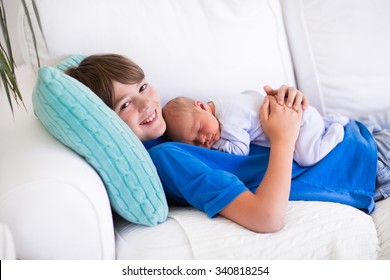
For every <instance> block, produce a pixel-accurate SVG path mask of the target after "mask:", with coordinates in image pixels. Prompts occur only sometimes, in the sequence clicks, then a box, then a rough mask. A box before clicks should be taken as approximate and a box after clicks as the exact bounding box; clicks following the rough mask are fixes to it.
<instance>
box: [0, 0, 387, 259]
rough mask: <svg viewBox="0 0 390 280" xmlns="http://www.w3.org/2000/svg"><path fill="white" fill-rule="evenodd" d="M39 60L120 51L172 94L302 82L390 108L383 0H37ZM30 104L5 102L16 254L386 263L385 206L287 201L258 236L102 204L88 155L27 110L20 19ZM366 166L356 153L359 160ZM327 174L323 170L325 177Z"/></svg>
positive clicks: (1, 190) (2, 123)
mask: <svg viewBox="0 0 390 280" xmlns="http://www.w3.org/2000/svg"><path fill="white" fill-rule="evenodd" d="M36 3H37V5H38V8H39V13H40V17H41V22H42V26H43V31H44V34H45V38H46V43H47V48H46V46H45V44H43V43H42V42H43V41H42V40H41V39H40V38H38V39H39V40H38V47H39V50H40V55H41V62H42V65H53V64H54V63H56V62H58V61H60V60H62V59H64V58H65V57H67V56H68V55H71V54H83V55H89V54H94V53H108V52H110V53H112V52H114V53H121V54H124V55H126V56H128V57H130V58H132V59H133V60H135V61H136V62H137V63H138V64H140V65H141V67H143V69H144V70H145V72H146V75H147V79H148V80H149V81H150V82H151V83H152V84H153V85H154V86H155V88H156V89H157V90H158V91H159V92H160V94H161V96H162V99H163V101H164V102H166V101H167V100H168V99H170V98H171V97H173V96H177V95H189V96H192V97H197V98H201V99H209V98H213V97H216V96H223V95H225V94H226V95H227V94H237V93H239V92H240V91H242V90H245V89H260V88H261V87H262V85H264V84H269V85H271V86H275V87H277V86H279V85H281V84H289V85H296V86H297V87H298V88H299V89H300V90H301V91H303V92H304V93H305V94H306V95H307V96H308V97H309V100H310V102H311V104H312V105H314V106H316V107H317V108H318V109H319V110H320V111H321V112H322V113H326V112H331V111H333V112H340V113H343V114H346V115H348V116H350V117H353V118H359V117H361V116H364V115H366V114H369V113H373V112H378V111H385V110H387V111H388V110H390V94H388V86H387V83H388V81H389V80H390V69H389V65H390V63H389V62H390V52H389V51H388V50H389V49H390V33H389V32H388V30H390V2H389V1H387V0H376V1H368V0H364V1H359V2H358V3H355V2H354V1H353V0H328V1H314V0H284V1H277V0H242V1H233V0H213V1H207V0H144V1H136V0H131V1H130V0H129V1H124V0H110V1H108V0H106V1H104V0H83V1H79V0H57V1H49V0H36ZM19 22H20V26H19V30H20V38H21V41H20V43H21V47H22V49H23V51H24V59H25V62H26V63H25V65H23V66H21V67H19V69H18V77H19V81H20V87H21V89H22V93H23V97H24V99H25V104H26V107H27V112H25V111H24V110H23V109H17V110H16V113H15V116H12V114H11V112H10V110H9V109H8V108H7V107H8V104H7V103H6V101H5V96H4V94H3V93H2V94H1V96H0V97H1V102H0V106H1V107H0V115H1V120H0V129H1V130H0V131H1V137H0V141H1V142H0V222H1V223H4V224H6V225H7V226H8V228H9V229H10V231H11V232H12V235H13V240H14V244H15V250H16V257H17V258H19V259H390V200H385V201H381V202H379V203H377V205H376V210H375V212H374V213H373V214H372V215H367V214H365V213H363V212H362V211H360V210H358V209H355V208H352V207H350V206H347V205H341V204H337V203H330V202H315V201H291V202H289V207H288V211H287V216H286V223H285V226H284V228H283V229H282V230H281V231H280V232H278V233H275V234H256V233H253V232H250V231H248V230H246V229H244V228H241V227H240V226H238V225H236V224H234V223H232V222H230V221H228V220H226V219H224V218H222V217H217V218H215V219H209V218H208V217H206V215H205V214H203V213H200V212H199V211H196V210H194V209H193V208H190V207H187V208H175V207H171V208H170V211H169V217H168V219H167V221H166V222H164V223H162V224H159V225H157V226H154V227H147V226H141V225H136V224H132V223H129V222H127V221H125V220H123V219H122V218H119V217H118V216H116V215H115V214H113V212H112V211H111V208H110V203H109V199H108V197H107V194H106V191H105V188H104V185H103V183H102V181H101V179H100V177H99V176H98V174H97V173H96V172H95V170H94V169H93V168H92V167H91V166H89V165H88V164H87V163H86V161H84V159H83V158H81V157H80V156H78V155H77V154H76V153H75V152H73V151H72V150H70V149H69V148H67V147H65V146H64V145H62V144H61V143H60V142H58V141H57V140H56V139H55V138H54V137H52V136H51V135H50V134H49V133H48V132H47V131H46V130H45V129H44V127H43V126H42V125H41V123H40V121H39V120H38V119H37V118H36V117H35V116H34V113H33V108H32V104H31V93H32V90H33V86H34V83H35V79H36V69H37V65H36V61H35V59H34V55H33V44H32V41H31V36H30V34H29V31H28V29H27V28H26V27H27V23H26V19H25V17H24V15H23V13H22V12H21V14H20V18H19ZM362 160H364V159H362ZM324 180H326V176H324Z"/></svg>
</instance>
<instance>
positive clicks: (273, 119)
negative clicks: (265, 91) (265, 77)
mask: <svg viewBox="0 0 390 280" xmlns="http://www.w3.org/2000/svg"><path fill="white" fill-rule="evenodd" d="M301 118H302V108H299V109H298V110H297V111H295V110H294V109H292V108H288V107H287V106H285V105H283V106H280V105H279V104H278V103H277V101H276V97H273V96H266V97H265V98H264V100H263V103H262V105H261V107H260V122H261V126H262V127H263V130H264V133H265V134H266V135H267V137H268V139H269V141H270V143H271V146H272V144H273V143H278V142H279V143H280V142H282V143H284V145H288V144H291V147H293V146H294V145H295V142H296V139H297V138H298V134H299V129H300V125H301Z"/></svg>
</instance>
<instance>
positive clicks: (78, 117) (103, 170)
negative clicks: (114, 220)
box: [33, 56, 168, 225]
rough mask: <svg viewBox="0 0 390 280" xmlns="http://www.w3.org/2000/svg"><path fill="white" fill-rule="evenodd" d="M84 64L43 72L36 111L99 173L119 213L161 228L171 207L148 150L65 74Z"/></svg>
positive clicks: (65, 64)
mask: <svg viewBox="0 0 390 280" xmlns="http://www.w3.org/2000/svg"><path fill="white" fill-rule="evenodd" d="M82 59H83V57H82V56H72V57H70V58H68V59H67V60H65V61H64V62H62V63H60V64H59V65H57V68H55V67H43V68H41V69H39V71H38V80H37V82H36V85H35V88H34V92H33V106H34V112H35V114H36V116H37V117H38V119H39V120H40V121H41V122H42V123H43V125H44V126H45V127H46V129H47V130H48V131H49V132H50V133H51V134H53V136H55V137H56V138H57V139H58V140H59V141H61V142H62V143H63V144H65V145H66V146H68V147H70V148H71V149H72V150H74V151H75V152H77V153H78V154H80V155H81V156H82V157H84V158H85V159H86V160H87V162H88V163H89V164H90V165H91V166H93V167H94V169H95V170H96V171H97V172H98V173H99V175H100V177H101V178H102V180H103V182H104V184H105V186H106V190H107V193H108V196H109V199H110V203H111V206H112V208H113V209H114V211H115V212H117V213H118V214H119V215H120V216H122V217H123V218H124V219H126V220H128V221H130V222H133V223H137V224H142V225H156V224H157V223H161V222H163V221H165V220H166V218H167V214H168V206H167V202H166V198H165V195H164V191H163V189H162V185H161V182H160V179H159V177H158V174H157V171H156V168H155V166H154V165H153V162H152V160H151V158H150V156H149V154H148V153H147V151H146V150H145V148H144V146H143V145H142V143H141V142H140V140H139V139H138V138H137V137H136V136H135V134H134V133H133V132H132V131H131V130H130V128H129V127H128V126H127V125H126V124H125V123H124V122H123V121H122V120H121V119H120V118H119V116H118V115H117V114H116V113H115V112H114V111H113V110H111V109H110V108H109V107H108V106H106V105H105V104H104V103H103V101H102V100H101V99H100V98H98V97H97V96H96V95H95V94H94V93H93V92H92V91H91V90H90V89H89V88H87V87H86V86H84V85H83V84H81V83H80V82H78V81H77V80H75V79H73V78H72V77H70V76H68V75H66V74H65V73H63V72H62V71H61V70H65V69H66V68H68V67H69V66H73V65H78V63H79V62H80V61H81V60H82ZM60 69H61V70H60Z"/></svg>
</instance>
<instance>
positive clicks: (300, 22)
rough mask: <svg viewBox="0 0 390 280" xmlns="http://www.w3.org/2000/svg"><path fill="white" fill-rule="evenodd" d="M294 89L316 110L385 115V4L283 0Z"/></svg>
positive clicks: (389, 44) (388, 42)
mask: <svg viewBox="0 0 390 280" xmlns="http://www.w3.org/2000/svg"><path fill="white" fill-rule="evenodd" d="M282 6H283V12H284V20H285V23H286V30H287V34H288V39H289V43H290V47H291V54H292V58H293V62H294V68H295V74H296V79H297V84H298V87H299V88H300V89H301V90H302V91H303V92H304V93H305V94H306V95H308V96H309V97H310V101H311V104H312V105H314V106H316V107H317V108H318V109H320V110H321V112H323V113H326V112H339V113H342V114H345V115H348V116H350V117H352V118H359V117H360V116H364V115H367V114H371V113H380V112H383V111H387V112H389V111H390V90H389V82H390V1H389V0H374V1H373V0H362V1H356V0H342V1H340V0H326V1H318V0H282Z"/></svg>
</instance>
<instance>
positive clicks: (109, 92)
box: [65, 54, 145, 109]
mask: <svg viewBox="0 0 390 280" xmlns="http://www.w3.org/2000/svg"><path fill="white" fill-rule="evenodd" d="M65 73H66V74H68V75H69V76H71V77H73V78H75V79H76V80H78V81H79V82H81V83H83V84H84V85H86V86H87V87H89V88H90V89H91V90H92V91H93V92H94V93H95V94H96V95H97V96H99V97H100V98H101V99H102V100H103V101H104V103H106V104H107V106H109V107H110V108H111V109H114V108H113V107H114V102H115V100H114V97H115V95H114V88H113V81H117V82H119V83H122V84H136V83H139V82H141V81H142V80H143V79H144V78H145V74H144V71H143V70H142V69H141V67H139V66H138V65H137V64H136V63H134V62H133V61H131V60H130V59H128V58H126V57H124V56H121V55H118V54H101V55H91V56H88V57H86V58H85V59H83V60H82V61H81V63H80V65H79V66H78V67H73V68H69V69H68V70H66V71H65Z"/></svg>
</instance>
